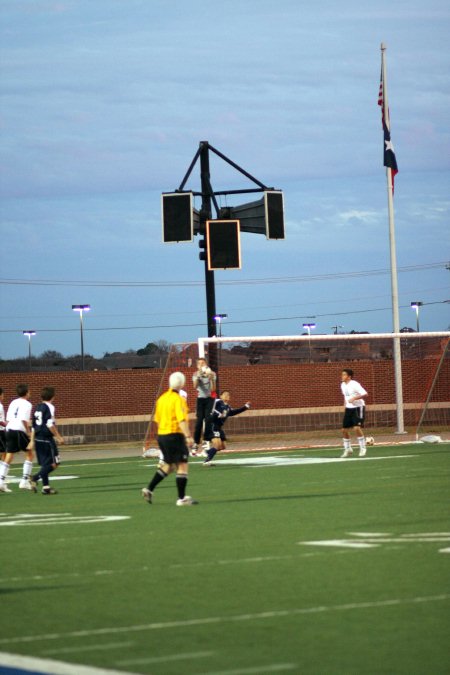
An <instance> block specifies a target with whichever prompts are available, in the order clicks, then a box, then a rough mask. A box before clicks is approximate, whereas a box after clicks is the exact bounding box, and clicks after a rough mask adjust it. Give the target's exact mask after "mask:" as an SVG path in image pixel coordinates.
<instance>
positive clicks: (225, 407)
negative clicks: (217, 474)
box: [203, 390, 250, 466]
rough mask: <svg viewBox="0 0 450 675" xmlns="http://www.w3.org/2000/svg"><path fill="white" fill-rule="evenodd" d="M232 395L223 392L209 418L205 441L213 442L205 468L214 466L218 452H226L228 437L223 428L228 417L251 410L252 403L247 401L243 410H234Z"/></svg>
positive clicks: (226, 391) (216, 400)
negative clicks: (231, 403)
mask: <svg viewBox="0 0 450 675" xmlns="http://www.w3.org/2000/svg"><path fill="white" fill-rule="evenodd" d="M230 399H231V394H230V392H229V391H228V390H225V391H222V393H221V394H220V397H219V398H216V399H215V401H214V405H213V408H212V411H211V414H210V416H209V420H208V421H209V424H208V425H207V431H206V433H205V441H210V442H211V448H210V449H209V450H208V451H207V453H206V459H205V461H204V462H203V466H212V465H213V461H212V460H213V458H214V455H215V454H216V452H218V451H220V450H225V447H226V446H225V441H226V440H227V437H226V436H225V432H224V430H223V426H224V424H225V422H226V421H227V418H228V417H233V416H234V415H240V414H241V413H243V412H245V411H246V410H248V409H249V408H250V401H247V403H246V404H245V405H243V406H242V408H232V407H231V406H230Z"/></svg>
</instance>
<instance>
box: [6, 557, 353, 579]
mask: <svg viewBox="0 0 450 675" xmlns="http://www.w3.org/2000/svg"><path fill="white" fill-rule="evenodd" d="M334 553H335V555H344V554H346V553H350V551H347V550H344V551H334ZM320 555H324V554H323V552H322V551H314V553H299V554H297V555H284V556H272V555H270V556H259V557H254V558H236V559H235V560H231V559H230V560H202V561H200V562H196V563H188V562H187V563H174V564H173V565H169V567H170V568H180V567H183V568H185V567H204V566H208V565H209V566H217V565H237V564H240V563H263V562H272V561H276V560H298V559H299V558H315V557H317V556H320ZM150 571H152V568H150V567H149V566H148V565H144V566H143V567H138V568H135V569H133V570H131V569H130V568H127V569H121V570H93V571H92V570H91V571H83V572H60V573H56V574H33V575H31V576H26V577H2V578H0V583H1V584H10V583H17V582H24V581H26V582H30V581H51V580H53V579H61V578H62V579H79V578H84V577H101V576H110V575H113V574H130V573H133V574H140V573H142V572H150Z"/></svg>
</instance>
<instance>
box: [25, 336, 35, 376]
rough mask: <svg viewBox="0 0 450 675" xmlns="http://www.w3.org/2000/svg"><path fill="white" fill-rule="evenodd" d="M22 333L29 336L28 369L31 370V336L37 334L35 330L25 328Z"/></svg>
mask: <svg viewBox="0 0 450 675" xmlns="http://www.w3.org/2000/svg"><path fill="white" fill-rule="evenodd" d="M22 333H23V334H24V335H26V336H27V338H28V369H29V370H31V338H32V337H33V335H36V331H35V330H23V331H22Z"/></svg>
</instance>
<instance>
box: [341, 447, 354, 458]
mask: <svg viewBox="0 0 450 675" xmlns="http://www.w3.org/2000/svg"><path fill="white" fill-rule="evenodd" d="M352 455H353V450H352V449H351V448H349V449H348V450H344V452H343V453H342V455H341V457H351V456H352Z"/></svg>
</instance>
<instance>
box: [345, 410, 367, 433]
mask: <svg viewBox="0 0 450 675" xmlns="http://www.w3.org/2000/svg"><path fill="white" fill-rule="evenodd" d="M364 413H365V406H363V405H362V406H360V407H359V408H346V409H345V413H344V419H343V422H342V428H343V429H353V427H363V426H364Z"/></svg>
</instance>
